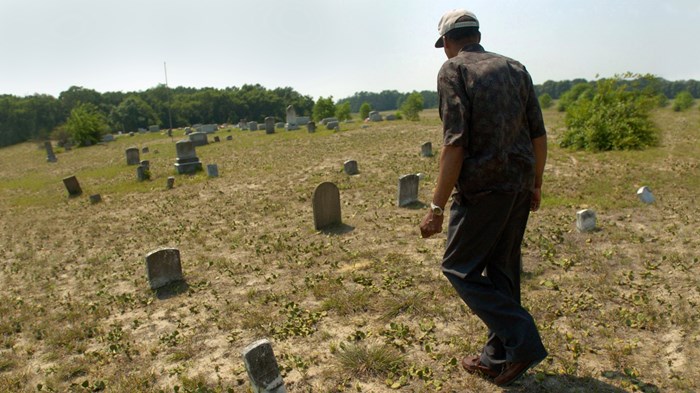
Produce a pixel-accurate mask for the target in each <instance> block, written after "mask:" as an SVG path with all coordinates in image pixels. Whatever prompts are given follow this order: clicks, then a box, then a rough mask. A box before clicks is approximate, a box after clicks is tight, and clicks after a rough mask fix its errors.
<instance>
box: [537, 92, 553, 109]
mask: <svg viewBox="0 0 700 393" xmlns="http://www.w3.org/2000/svg"><path fill="white" fill-rule="evenodd" d="M539 101H540V107H541V108H542V109H547V108H551V107H552V105H553V104H554V102H553V101H552V96H550V95H549V94H547V93H544V94H542V95H541V96H540V97H539Z"/></svg>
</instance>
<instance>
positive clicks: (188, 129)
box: [185, 127, 192, 135]
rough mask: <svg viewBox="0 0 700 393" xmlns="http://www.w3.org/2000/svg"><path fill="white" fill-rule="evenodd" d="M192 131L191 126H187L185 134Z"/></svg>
mask: <svg viewBox="0 0 700 393" xmlns="http://www.w3.org/2000/svg"><path fill="white" fill-rule="evenodd" d="M191 133H192V128H190V127H185V135H189V134H191Z"/></svg>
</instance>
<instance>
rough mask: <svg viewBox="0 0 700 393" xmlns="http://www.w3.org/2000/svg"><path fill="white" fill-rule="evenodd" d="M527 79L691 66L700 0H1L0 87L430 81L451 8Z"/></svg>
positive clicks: (333, 86) (694, 66)
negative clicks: (440, 27)
mask: <svg viewBox="0 0 700 393" xmlns="http://www.w3.org/2000/svg"><path fill="white" fill-rule="evenodd" d="M454 8H467V9H469V10H471V11H473V12H475V13H476V15H477V17H478V18H479V21H480V23H481V33H482V44H483V45H484V47H485V48H486V50H489V51H493V52H498V53H501V54H504V55H506V56H509V57H513V58H515V59H517V60H520V61H521V62H522V63H524V64H525V65H526V66H527V68H528V70H529V71H530V73H531V74H532V77H533V79H534V81H535V83H542V82H544V81H546V80H549V79H551V80H563V79H573V78H579V77H580V78H586V79H589V80H591V79H595V77H596V75H597V74H598V75H600V76H612V75H614V74H619V73H623V72H625V71H632V72H638V73H652V74H655V75H658V76H660V77H663V78H666V79H669V80H681V79H696V80H700V45H699V44H698V41H697V40H698V37H700V0H662V1H659V0H653V1H652V0H472V1H462V2H460V1H440V0H433V1H429V0H371V1H370V0H194V1H184V0H0V37H1V38H0V54H1V57H0V94H14V95H20V96H24V95H31V94H34V93H44V94H51V95H54V96H58V94H59V93H60V92H61V91H64V90H67V89H68V88H69V87H70V86H73V85H75V86H82V87H86V88H90V89H95V90H97V91H99V92H106V91H139V90H146V89H148V88H150V87H154V86H156V85H158V84H159V83H164V82H165V76H164V72H163V63H164V62H166V63H167V70H168V82H169V85H170V86H188V87H197V88H201V87H217V88H223V87H227V86H241V85H243V84H255V83H259V84H261V85H263V86H265V87H267V88H275V87H285V86H290V87H292V88H294V89H295V90H297V91H298V92H300V93H302V94H305V95H310V96H312V97H314V99H316V98H318V97H319V96H324V97H327V96H329V95H332V96H333V97H334V98H336V99H338V98H343V97H347V96H349V95H352V94H353V93H355V92H358V91H372V92H379V91H381V90H387V89H390V90H399V91H402V92H408V91H412V90H435V89H436V73H437V71H438V69H439V68H440V65H441V64H442V63H443V62H444V60H445V55H444V52H443V51H442V50H441V49H436V48H434V47H433V44H434V42H435V40H436V39H437V38H438V36H437V23H438V21H439V19H440V16H441V15H442V14H443V13H444V12H445V11H447V10H450V9H454Z"/></svg>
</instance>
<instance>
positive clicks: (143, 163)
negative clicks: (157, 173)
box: [140, 160, 151, 170]
mask: <svg viewBox="0 0 700 393" xmlns="http://www.w3.org/2000/svg"><path fill="white" fill-rule="evenodd" d="M140 165H141V166H143V167H146V169H149V170H150V169H151V162H150V161H148V160H141V164H140Z"/></svg>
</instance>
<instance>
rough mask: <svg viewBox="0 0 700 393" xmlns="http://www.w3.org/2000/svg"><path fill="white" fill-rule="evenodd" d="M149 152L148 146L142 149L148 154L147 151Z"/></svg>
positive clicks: (142, 151)
mask: <svg viewBox="0 0 700 393" xmlns="http://www.w3.org/2000/svg"><path fill="white" fill-rule="evenodd" d="M148 152H149V150H148V146H146V147H144V148H143V149H141V153H144V154H146V153H148Z"/></svg>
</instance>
